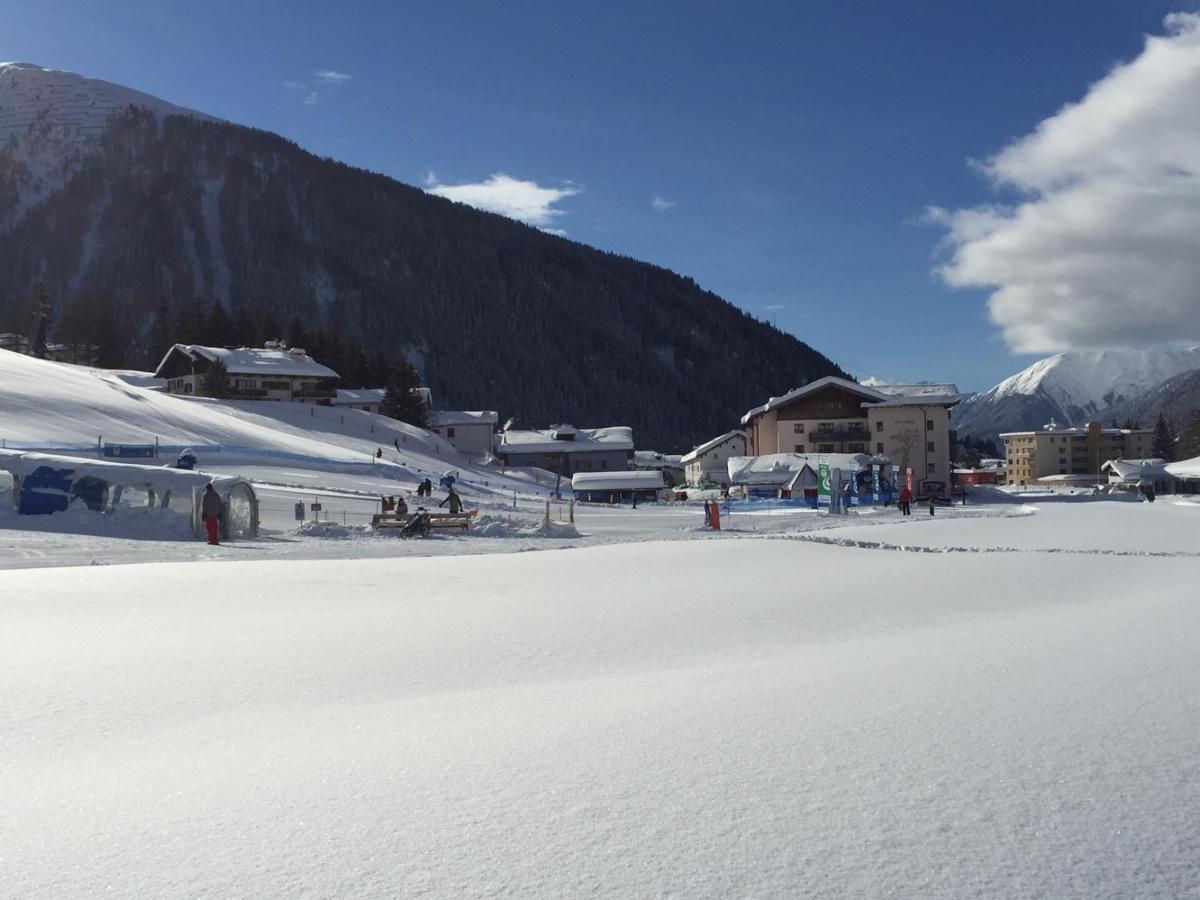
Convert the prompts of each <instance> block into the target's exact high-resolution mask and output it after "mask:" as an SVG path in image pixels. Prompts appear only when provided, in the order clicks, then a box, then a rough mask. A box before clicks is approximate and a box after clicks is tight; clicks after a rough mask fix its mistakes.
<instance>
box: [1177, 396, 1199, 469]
mask: <svg viewBox="0 0 1200 900" xmlns="http://www.w3.org/2000/svg"><path fill="white" fill-rule="evenodd" d="M1197 456H1200V406H1197V407H1196V408H1195V409H1193V410H1192V414H1191V415H1190V416H1188V418H1187V421H1186V422H1184V425H1183V431H1182V433H1181V434H1180V435H1179V458H1180V459H1194V458H1195V457H1197Z"/></svg>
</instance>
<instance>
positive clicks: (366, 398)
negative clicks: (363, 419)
mask: <svg viewBox="0 0 1200 900" xmlns="http://www.w3.org/2000/svg"><path fill="white" fill-rule="evenodd" d="M383 390H384V389H383V388H356V389H355V388H338V389H337V396H336V397H334V399H333V405H334V406H356V405H358V404H361V403H382V402H383Z"/></svg>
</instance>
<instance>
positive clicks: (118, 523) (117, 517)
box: [0, 491, 196, 541]
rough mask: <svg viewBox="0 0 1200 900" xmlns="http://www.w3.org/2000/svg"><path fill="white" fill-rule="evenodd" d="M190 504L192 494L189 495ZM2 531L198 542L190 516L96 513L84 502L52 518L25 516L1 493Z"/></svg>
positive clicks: (138, 510) (120, 510)
mask: <svg viewBox="0 0 1200 900" xmlns="http://www.w3.org/2000/svg"><path fill="white" fill-rule="evenodd" d="M188 502H189V504H190V502H191V501H190V495H189V501H188ZM0 529H13V530H18V531H36V532H47V533H53V534H84V535H98V536H103V537H116V538H127V539H129V540H147V541H194V540H195V539H196V538H195V535H194V534H193V533H192V519H191V516H190V515H188V514H187V513H183V512H176V511H174V510H170V509H162V508H161V507H155V508H153V509H150V508H144V507H130V506H118V507H117V508H116V509H115V510H113V511H112V512H96V511H94V510H91V509H89V508H88V507H87V504H85V503H84V502H83V501H82V500H75V501H73V502H72V503H71V505H70V506H68V507H67V509H65V510H62V511H61V512H56V513H53V514H51V515H48V516H23V515H20V514H19V513H18V512H17V511H16V510H15V509H13V507H12V497H11V495H10V494H9V493H8V492H7V491H0Z"/></svg>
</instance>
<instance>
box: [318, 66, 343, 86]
mask: <svg viewBox="0 0 1200 900" xmlns="http://www.w3.org/2000/svg"><path fill="white" fill-rule="evenodd" d="M315 74H316V79H317V81H323V82H325V84H341V83H342V82H344V81H349V80H350V79H351V77H352V76H350V75H347V74H346V73H345V72H338V71H336V70H334V69H321V70H320V71H319V72H316V73H315Z"/></svg>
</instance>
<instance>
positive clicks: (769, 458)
mask: <svg viewBox="0 0 1200 900" xmlns="http://www.w3.org/2000/svg"><path fill="white" fill-rule="evenodd" d="M822 459H823V460H824V461H825V462H826V463H827V464H828V465H829V467H830V468H831V469H845V470H848V469H849V468H850V467H851V466H858V467H859V468H860V469H861V468H865V467H866V466H869V465H871V462H872V461H875V462H882V461H883V460H884V458H883V457H875V456H870V455H869V454H866V453H768V454H766V455H764V456H733V457H730V459H729V461H728V462H726V463H725V466H726V469H727V470H728V471H729V480H730V482H731V483H733V484H787V483H788V482H790V481H791V480H792V479H793V478H794V477H795V476H796V475H797V474H799V473H800V472H803V471H804V470H805V469H812V470H813V471H814V472H815V471H816V470H817V467H818V466H819V465H820V463H821V461H822Z"/></svg>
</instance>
